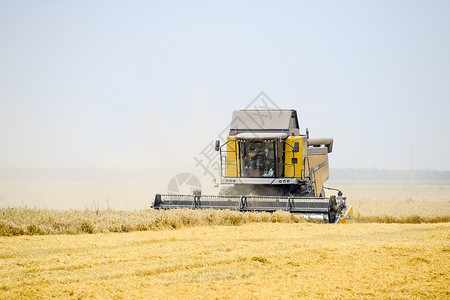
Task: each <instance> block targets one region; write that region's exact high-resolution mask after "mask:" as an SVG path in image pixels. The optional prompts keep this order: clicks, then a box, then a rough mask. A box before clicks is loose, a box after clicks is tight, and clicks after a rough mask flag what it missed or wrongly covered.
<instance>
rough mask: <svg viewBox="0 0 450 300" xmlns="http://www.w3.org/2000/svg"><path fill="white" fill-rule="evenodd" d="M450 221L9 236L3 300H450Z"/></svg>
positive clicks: (0, 269)
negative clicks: (361, 299) (342, 299)
mask: <svg viewBox="0 0 450 300" xmlns="http://www.w3.org/2000/svg"><path fill="white" fill-rule="evenodd" d="M449 238H450V223H439V224H348V225H338V226H336V225H326V224H311V223H295V224H288V223H249V224H243V225H240V226H197V227H184V228H181V229H177V230H160V231H143V232H131V233H107V234H82V235H46V236H18V237H2V238H0V249H1V250H0V298H6V299H11V298H12V299H23V298H32V299H36V298H72V299H91V298H100V299H111V298H112V299H122V298H128V299H135V298H155V299H179V298H184V299H192V298H195V299H199V298H206V299H230V298H231V299H236V298H239V299H242V298H244V299H248V298H262V299H271V298H277V299H280V298H281V299H286V298H309V299H311V298H341V297H344V298H396V299H411V298H414V299H416V298H421V299H431V298H437V299H448V298H449V296H450V294H449V288H448V287H449V282H450V281H449V279H450V278H449V276H450V266H449V258H450V257H449V256H450V246H449Z"/></svg>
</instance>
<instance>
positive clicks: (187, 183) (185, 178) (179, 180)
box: [167, 173, 202, 195]
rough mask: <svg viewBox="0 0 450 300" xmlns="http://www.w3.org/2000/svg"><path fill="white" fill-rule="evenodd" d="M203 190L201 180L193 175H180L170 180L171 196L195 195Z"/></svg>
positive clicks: (169, 189)
mask: <svg viewBox="0 0 450 300" xmlns="http://www.w3.org/2000/svg"><path fill="white" fill-rule="evenodd" d="M201 190H202V184H201V183H200V180H199V179H198V178H197V176H195V175H194V174H191V173H180V174H178V175H176V176H174V177H173V178H172V179H170V181H169V184H168V185H167V192H168V193H169V194H190V195H191V194H194V193H196V192H197V191H201Z"/></svg>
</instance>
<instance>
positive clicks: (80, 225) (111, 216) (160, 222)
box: [0, 208, 450, 236]
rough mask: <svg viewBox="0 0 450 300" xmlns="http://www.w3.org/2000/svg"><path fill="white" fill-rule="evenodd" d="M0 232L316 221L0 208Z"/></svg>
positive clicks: (431, 219) (283, 216) (284, 215)
mask: <svg viewBox="0 0 450 300" xmlns="http://www.w3.org/2000/svg"><path fill="white" fill-rule="evenodd" d="M0 216H1V218H0V236H17V235H48V234H52V235H53V234H80V233H90V234H92V233H108V232H130V231H146V230H162V229H177V228H183V227H192V226H206V225H210V226H214V225H242V224H247V223H255V222H256V223H267V222H269V223H301V222H318V221H317V220H316V219H307V218H306V219H305V218H304V217H303V216H301V215H295V214H290V213H288V212H284V211H276V212H274V213H267V212H238V211H230V210H222V211H217V210H190V209H175V210H152V209H150V210H141V211H131V212H130V211H113V210H95V211H91V210H84V211H77V210H67V211H58V210H40V209H28V208H6V209H0ZM355 221H356V222H358V223H410V224H413V223H442V222H450V216H425V217H421V216H417V215H413V216H406V217H394V216H360V215H359V213H357V215H356V216H355Z"/></svg>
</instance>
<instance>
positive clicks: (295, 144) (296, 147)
mask: <svg viewBox="0 0 450 300" xmlns="http://www.w3.org/2000/svg"><path fill="white" fill-rule="evenodd" d="M299 149H300V144H299V143H298V142H294V152H298V151H300V150H299Z"/></svg>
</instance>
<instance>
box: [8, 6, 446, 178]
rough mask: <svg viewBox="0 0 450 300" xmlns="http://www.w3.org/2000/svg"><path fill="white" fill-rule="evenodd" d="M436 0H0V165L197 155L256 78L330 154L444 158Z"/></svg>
mask: <svg viewBox="0 0 450 300" xmlns="http://www.w3.org/2000/svg"><path fill="white" fill-rule="evenodd" d="M449 16H450V1H409V0H408V1H392V0H389V1H379V0H377V1H1V2H0V45H1V46H0V167H7V166H17V167H76V168H78V167H82V168H83V167H98V168H141V167H142V168H155V170H157V169H162V168H164V167H166V163H167V162H169V164H170V165H172V168H173V169H174V171H177V170H178V171H179V170H186V171H189V170H190V169H192V168H195V161H194V160H193V157H194V156H195V155H197V154H198V153H199V152H200V151H201V150H202V149H203V148H204V147H205V146H206V145H207V144H208V143H209V142H210V141H211V140H214V139H216V136H217V134H219V133H220V132H221V131H222V130H223V129H224V128H225V127H226V126H227V125H228V124H229V122H230V121H231V114H232V111H233V110H236V109H242V108H244V107H245V106H246V105H247V104H248V103H250V102H251V101H252V100H253V99H254V98H255V97H256V96H257V95H258V94H259V93H260V92H261V91H264V92H265V93H266V94H267V95H268V96H269V97H270V98H271V99H272V100H273V101H274V102H275V103H276V104H277V105H278V106H279V107H281V108H292V109H296V110H297V111H298V114H299V118H300V126H301V128H302V129H301V131H302V132H304V129H305V127H308V128H309V130H310V133H311V136H312V137H325V136H331V137H333V138H334V139H335V144H334V151H333V153H332V154H331V155H330V164H331V167H340V168H346V167H353V168H371V167H375V168H387V169H409V168H410V167H411V166H413V167H414V168H430V169H438V170H450V158H449V156H448V155H449V152H450V134H449V129H450V119H449V115H450V17H449Z"/></svg>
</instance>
